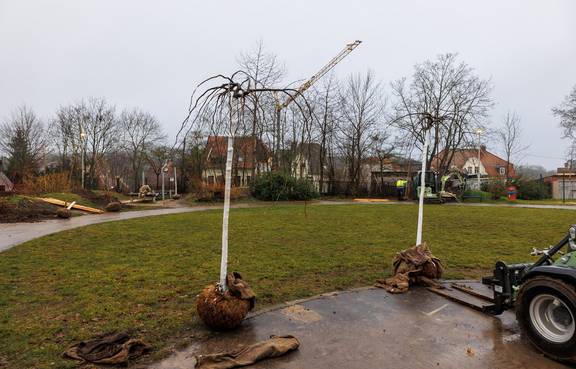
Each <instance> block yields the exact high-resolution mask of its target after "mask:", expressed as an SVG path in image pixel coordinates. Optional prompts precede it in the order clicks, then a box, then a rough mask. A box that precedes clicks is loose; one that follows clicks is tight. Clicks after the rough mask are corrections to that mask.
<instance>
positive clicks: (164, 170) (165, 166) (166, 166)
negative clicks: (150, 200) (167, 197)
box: [162, 161, 168, 201]
mask: <svg viewBox="0 0 576 369" xmlns="http://www.w3.org/2000/svg"><path fill="white" fill-rule="evenodd" d="M167 171H168V161H166V162H165V163H164V165H163V166H162V201H164V173H165V172H167Z"/></svg>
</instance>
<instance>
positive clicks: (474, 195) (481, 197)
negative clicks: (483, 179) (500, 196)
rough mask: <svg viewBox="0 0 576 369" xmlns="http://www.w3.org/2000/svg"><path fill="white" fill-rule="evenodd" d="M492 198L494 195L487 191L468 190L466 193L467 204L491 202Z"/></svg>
mask: <svg viewBox="0 0 576 369" xmlns="http://www.w3.org/2000/svg"><path fill="white" fill-rule="evenodd" d="M491 198H492V194H491V193H490V192H485V191H478V190H466V192H465V193H464V201H467V202H477V201H489V200H490V199H491Z"/></svg>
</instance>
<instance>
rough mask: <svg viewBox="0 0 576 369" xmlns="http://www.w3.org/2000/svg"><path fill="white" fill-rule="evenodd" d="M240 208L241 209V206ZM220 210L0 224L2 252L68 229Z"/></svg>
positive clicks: (200, 208)
mask: <svg viewBox="0 0 576 369" xmlns="http://www.w3.org/2000/svg"><path fill="white" fill-rule="evenodd" d="M238 207H241V206H240V205H239V206H238ZM211 209H218V207H216V206H197V207H179V208H165V209H153V210H140V211H127V212H120V213H104V214H97V215H81V216H77V217H72V218H70V219H53V220H46V221H43V222H38V223H9V224H0V252H1V251H4V250H8V249H9V248H12V247H14V246H16V245H18V244H21V243H24V242H26V241H30V240H32V239H35V238H38V237H42V236H46V235H48V234H52V233H57V232H61V231H65V230H68V229H73V228H78V227H83V226H87V225H90V224H97V223H105V222H114V221H118V220H127V219H134V218H142V217H151V216H156V215H165V214H178V213H188V212H193V211H206V210H211Z"/></svg>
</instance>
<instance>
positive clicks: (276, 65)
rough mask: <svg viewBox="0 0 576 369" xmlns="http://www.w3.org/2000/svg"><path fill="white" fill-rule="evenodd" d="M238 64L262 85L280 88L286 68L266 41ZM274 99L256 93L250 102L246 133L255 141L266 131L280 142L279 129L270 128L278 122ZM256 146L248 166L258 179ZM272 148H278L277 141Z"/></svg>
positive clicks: (243, 56)
mask: <svg viewBox="0 0 576 369" xmlns="http://www.w3.org/2000/svg"><path fill="white" fill-rule="evenodd" d="M238 64H239V65H240V68H241V69H242V70H244V71H245V72H246V73H247V74H249V75H250V77H251V78H253V79H254V81H256V83H258V84H260V85H261V86H273V85H277V84H278V83H279V82H280V81H281V80H282V77H283V76H284V70H285V67H284V65H283V64H282V63H280V62H279V61H278V58H277V56H276V55H274V54H272V53H270V52H268V51H266V49H265V47H264V42H263V41H262V40H260V41H258V42H257V43H256V45H255V46H254V48H253V49H251V50H250V51H248V52H245V53H241V54H240V57H239V60H238ZM272 97H273V96H271V95H270V94H266V93H263V92H255V93H254V94H253V97H252V99H251V101H250V106H248V107H247V109H246V112H245V114H247V115H249V117H248V118H247V119H244V121H245V122H246V123H248V122H249V127H244V130H245V133H248V134H249V135H250V137H252V138H253V139H256V138H258V139H262V136H263V134H264V132H265V131H269V132H271V133H272V139H273V140H274V141H275V142H276V141H277V140H279V139H280V138H279V137H278V135H277V134H276V132H277V130H276V129H275V127H270V122H273V121H274V119H273V115H272V114H273V109H274V104H275V101H274V99H273V98H272ZM239 128H240V127H239ZM256 146H257V145H256V144H255V145H253V152H252V153H251V155H249V156H250V157H251V158H252V162H251V163H244V164H245V165H246V164H249V165H251V167H252V174H251V175H252V178H254V176H255V174H256V171H257V165H256ZM272 147H276V145H274V142H273V143H272Z"/></svg>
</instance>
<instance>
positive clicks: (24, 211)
mask: <svg viewBox="0 0 576 369" xmlns="http://www.w3.org/2000/svg"><path fill="white" fill-rule="evenodd" d="M57 211H58V207H56V206H54V205H51V204H48V203H47V202H44V201H40V200H32V199H21V200H20V201H18V203H15V204H14V203H9V202H8V201H6V200H4V199H0V223H19V222H39V221H41V220H45V219H54V218H55V217H56V213H57Z"/></svg>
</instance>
